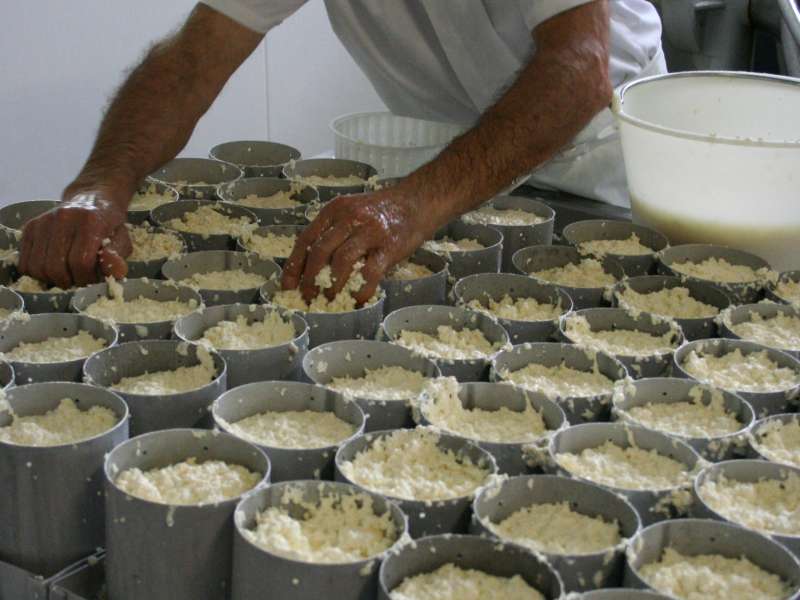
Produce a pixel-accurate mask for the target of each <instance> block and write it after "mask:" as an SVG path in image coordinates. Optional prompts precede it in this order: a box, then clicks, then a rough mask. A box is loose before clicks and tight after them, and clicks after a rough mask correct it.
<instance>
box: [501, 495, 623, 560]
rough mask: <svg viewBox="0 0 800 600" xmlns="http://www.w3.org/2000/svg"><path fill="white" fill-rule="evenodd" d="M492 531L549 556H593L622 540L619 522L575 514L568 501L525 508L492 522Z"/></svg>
mask: <svg viewBox="0 0 800 600" xmlns="http://www.w3.org/2000/svg"><path fill="white" fill-rule="evenodd" d="M489 529H490V530H491V531H492V533H494V534H495V535H496V536H498V537H499V538H501V539H503V540H507V541H510V542H514V543H516V544H519V545H521V546H525V547H527V548H530V549H531V550H534V551H536V552H545V553H547V554H569V555H573V556H574V555H576V554H592V553H597V552H603V551H605V550H608V549H609V548H613V547H614V546H616V545H617V544H619V543H620V542H621V541H622V536H621V535H620V529H619V524H618V523H617V522H616V521H612V522H610V523H609V522H607V521H605V520H603V519H602V518H600V517H590V516H588V515H584V514H581V513H579V512H576V511H574V510H572V508H571V507H570V505H569V502H558V503H553V504H547V503H546V504H532V505H531V506H526V507H525V508H522V509H520V510H518V511H516V512H514V513H512V514H511V515H510V516H509V517H507V518H506V519H504V520H503V521H500V522H499V523H489ZM576 532H580V535H576Z"/></svg>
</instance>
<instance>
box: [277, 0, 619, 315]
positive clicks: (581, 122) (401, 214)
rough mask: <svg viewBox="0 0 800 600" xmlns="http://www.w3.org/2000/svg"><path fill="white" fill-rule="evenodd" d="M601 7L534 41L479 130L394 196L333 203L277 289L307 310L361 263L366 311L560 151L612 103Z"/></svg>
mask: <svg viewBox="0 0 800 600" xmlns="http://www.w3.org/2000/svg"><path fill="white" fill-rule="evenodd" d="M608 19H609V17H608V2H607V0H595V1H594V2H591V3H588V4H584V5H582V6H579V7H577V8H574V9H572V10H569V11H566V12H564V13H561V14H558V15H556V16H555V17H553V18H551V19H549V20H547V21H545V22H544V23H542V24H540V25H539V26H537V27H536V28H535V30H534V31H533V32H532V35H533V38H534V41H535V44H536V53H535V54H534V55H533V57H532V59H531V60H530V62H529V63H528V65H526V67H525V68H524V69H523V70H522V71H521V72H520V74H519V75H518V77H517V80H516V81H515V82H514V84H513V85H512V86H511V87H509V88H508V90H506V92H505V93H504V94H503V95H502V96H501V97H500V99H499V100H498V101H497V103H496V104H495V105H494V106H492V107H490V108H489V109H488V110H487V111H486V112H484V114H483V115H482V116H481V118H480V119H479V121H478V123H477V124H476V125H475V127H473V128H472V129H471V130H469V131H468V132H466V133H465V134H464V135H462V136H460V137H458V138H456V139H455V140H453V141H452V142H451V143H450V145H449V146H448V147H447V148H445V149H444V150H443V151H442V152H441V153H440V154H439V155H438V156H437V157H436V158H435V159H433V160H432V161H430V162H429V163H427V164H425V165H423V166H422V167H420V168H419V169H417V170H416V171H414V172H413V173H411V174H410V175H409V176H408V177H406V178H404V179H403V180H402V181H400V182H399V183H398V184H397V185H396V186H394V187H391V188H389V189H388V190H382V191H379V192H376V193H374V194H366V195H360V196H347V197H340V198H338V199H337V200H334V201H333V202H331V203H330V204H329V205H327V206H326V207H325V208H324V209H323V210H322V212H321V213H320V215H319V217H317V219H316V220H315V221H314V222H313V223H312V224H311V225H310V226H309V227H308V228H307V229H306V231H304V232H303V233H302V234H301V235H300V237H299V238H298V243H297V244H296V245H295V248H294V251H293V252H292V256H291V258H290V259H289V262H288V264H287V267H286V271H285V273H284V277H283V286H284V288H287V289H294V288H296V287H297V286H298V285H299V286H300V288H301V291H302V293H303V297H304V298H306V300H309V299H310V298H313V297H314V296H315V295H316V294H317V293H318V290H317V289H316V288H315V286H314V278H315V277H316V275H317V273H319V271H320V270H321V269H322V267H324V266H325V265H327V264H330V265H331V269H332V271H333V276H334V277H335V287H334V288H333V289H331V290H326V293H327V294H329V295H330V294H332V293H337V292H338V291H340V290H341V288H342V286H343V285H344V284H345V282H346V279H347V276H348V275H349V273H350V270H351V268H352V265H353V264H354V263H355V262H356V261H358V260H360V259H366V266H365V267H364V270H363V271H362V272H363V274H364V277H365V278H366V279H367V285H366V286H365V287H364V289H363V290H361V292H360V293H359V294H358V295H357V297H356V300H357V301H358V302H361V303H363V302H364V301H365V300H367V299H369V298H370V297H371V295H372V293H373V292H374V291H375V286H376V285H377V284H378V282H379V281H380V279H381V278H382V276H383V273H384V272H385V271H386V270H387V269H388V268H390V267H391V266H392V265H394V264H396V263H397V262H399V261H400V260H402V259H404V258H406V257H407V256H409V255H410V254H411V253H412V252H413V251H414V250H415V249H416V248H417V247H418V246H419V245H420V244H421V243H422V242H423V241H424V240H425V239H427V238H429V237H431V236H432V235H433V234H434V233H435V232H436V230H437V229H438V228H439V227H441V226H442V225H444V224H445V223H448V222H449V221H450V220H452V219H454V218H455V217H457V216H458V215H461V214H463V213H465V212H467V211H469V210H472V209H473V208H475V207H476V206H478V205H480V204H481V203H482V202H484V201H486V200H488V199H489V198H491V197H492V196H494V195H495V194H497V193H498V192H499V191H500V190H501V189H503V188H504V187H506V186H507V185H509V183H511V182H512V181H513V180H514V179H515V178H516V177H519V176H520V175H523V174H525V173H530V172H531V171H532V170H533V169H534V168H535V167H537V166H538V165H541V164H542V163H544V162H545V161H547V160H548V159H550V158H551V157H553V156H554V155H555V154H556V152H558V151H559V150H560V149H561V148H563V147H564V146H565V145H566V144H567V143H568V142H569V141H570V140H572V139H573V138H574V137H575V136H576V135H577V134H578V133H579V132H580V131H581V129H583V128H584V127H585V126H586V125H587V124H588V123H589V121H591V120H592V118H593V117H594V116H595V115H596V114H597V113H598V112H600V111H601V110H602V109H604V108H606V107H607V106H608V104H609V103H610V101H611V84H610V82H609V79H608V61H609V58H608V35H609V34H608V30H609V20H608Z"/></svg>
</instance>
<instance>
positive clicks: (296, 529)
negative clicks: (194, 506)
mask: <svg viewBox="0 0 800 600" xmlns="http://www.w3.org/2000/svg"><path fill="white" fill-rule="evenodd" d="M298 491H299V490H298ZM297 495H298V496H299V495H300V494H297ZM291 496H292V494H290V493H287V494H286V495H285V496H284V498H283V499H282V503H283V504H287V503H288V502H289V501H291V502H292V504H295V505H299V508H300V509H302V517H297V516H293V513H296V510H293V511H291V512H290V511H289V510H288V509H287V508H284V507H283V506H281V507H270V508H268V509H266V510H264V511H262V512H259V513H258V514H256V526H255V529H253V530H243V532H242V533H243V534H244V536H245V537H246V538H247V539H249V540H250V541H251V542H252V543H253V544H255V545H256V546H258V547H259V548H262V549H264V550H266V551H267V552H271V553H273V554H277V555H278V556H282V557H284V558H288V559H290V560H298V561H303V562H308V563H317V564H326V563H327V564H331V563H348V562H357V561H363V560H367V559H369V558H371V557H373V556H377V555H379V554H381V553H382V552H384V551H385V550H387V549H388V548H390V547H391V546H392V545H393V544H394V543H395V542H396V541H397V539H398V537H399V532H398V531H397V527H396V526H395V524H394V522H393V521H392V513H391V511H389V510H387V511H386V512H385V513H383V514H382V515H376V514H375V508H374V503H373V500H372V498H371V497H370V496H367V495H366V494H341V495H338V496H336V495H329V496H324V497H323V498H322V499H321V500H320V502H319V503H313V504H312V503H311V502H302V501H298V500H299V498H297V499H295V498H291ZM290 498H291V500H290Z"/></svg>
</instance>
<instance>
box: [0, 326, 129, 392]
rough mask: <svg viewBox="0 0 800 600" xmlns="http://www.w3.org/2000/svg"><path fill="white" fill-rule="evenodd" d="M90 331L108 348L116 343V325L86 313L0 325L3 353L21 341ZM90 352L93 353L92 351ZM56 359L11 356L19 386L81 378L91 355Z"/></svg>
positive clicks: (10, 360)
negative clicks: (44, 359) (84, 365)
mask: <svg viewBox="0 0 800 600" xmlns="http://www.w3.org/2000/svg"><path fill="white" fill-rule="evenodd" d="M80 332H87V333H88V334H89V335H91V336H92V337H93V338H95V339H98V340H100V341H101V342H103V344H104V347H105V348H110V347H112V346H114V344H116V343H117V329H116V327H114V326H112V325H109V324H107V323H104V322H103V321H100V320H98V319H92V318H91V317H87V316H86V315H75V314H66V313H51V314H39V315H31V318H30V319H25V320H16V319H12V320H9V321H5V322H4V323H2V324H0V352H3V353H6V352H10V351H11V350H13V349H14V348H16V347H17V346H18V345H19V344H20V343H39V342H44V341H46V340H47V339H49V338H67V337H73V336H76V335H78V334H79V333H80ZM89 354H90V353H89ZM89 354H87V356H84V357H82V358H76V359H72V360H62V361H57V362H30V361H28V360H15V359H13V358H8V359H7V360H8V362H10V363H11V366H12V367H14V374H15V379H16V382H17V384H18V385H22V384H25V383H38V382H40V381H80V380H81V373H82V369H83V363H84V362H85V361H86V359H87V358H88V357H89Z"/></svg>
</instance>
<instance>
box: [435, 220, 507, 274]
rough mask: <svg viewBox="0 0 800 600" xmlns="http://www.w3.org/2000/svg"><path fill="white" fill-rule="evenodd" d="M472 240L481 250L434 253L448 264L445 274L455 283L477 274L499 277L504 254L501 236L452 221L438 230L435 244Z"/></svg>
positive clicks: (498, 233) (493, 230) (480, 226)
mask: <svg viewBox="0 0 800 600" xmlns="http://www.w3.org/2000/svg"><path fill="white" fill-rule="evenodd" d="M443 238H447V239H449V240H453V241H458V240H475V241H477V242H478V243H479V244H480V245H481V246H483V248H479V249H477V250H462V251H457V252H456V251H441V252H437V254H440V255H441V256H443V257H444V258H445V259H446V260H447V264H448V267H447V268H448V271H449V272H450V276H451V277H452V282H453V283H455V282H456V281H458V280H459V279H461V278H462V277H466V276H467V275H474V274H476V273H499V272H500V263H501V261H502V253H503V234H502V233H500V232H499V231H498V230H497V229H493V228H491V227H488V226H486V225H467V224H466V223H464V222H462V221H452V222H450V223H448V224H447V225H445V226H444V227H442V228H441V229H439V231H437V232H436V235H435V236H434V240H435V241H438V240H442V239H443Z"/></svg>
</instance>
